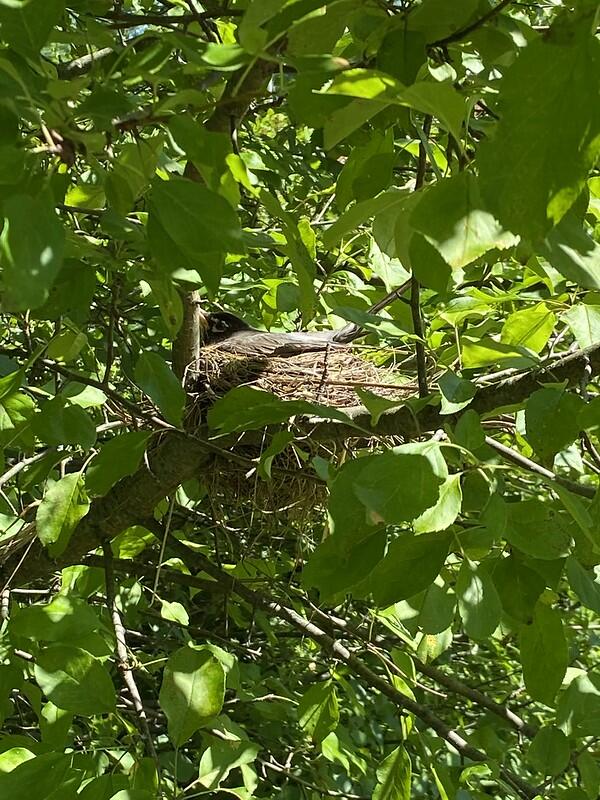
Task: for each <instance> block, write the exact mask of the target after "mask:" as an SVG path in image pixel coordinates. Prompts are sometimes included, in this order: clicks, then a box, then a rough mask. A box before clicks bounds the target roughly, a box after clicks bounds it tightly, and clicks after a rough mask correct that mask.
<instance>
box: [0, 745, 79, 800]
mask: <svg viewBox="0 0 600 800" xmlns="http://www.w3.org/2000/svg"><path fill="white" fill-rule="evenodd" d="M70 763H71V756H70V755H68V754H65V753H42V754H41V755H37V756H36V757H35V758H31V759H29V760H27V761H23V762H22V763H21V764H19V765H18V766H17V767H15V769H13V770H11V771H10V772H0V795H1V796H2V797H10V798H11V799H12V800H33V799H34V798H35V800H38V799H39V800H42V798H46V797H50V795H51V793H52V792H53V791H54V789H56V787H57V786H60V785H61V783H63V782H64V781H65V780H66V779H67V778H68V777H70V773H71V770H70Z"/></svg>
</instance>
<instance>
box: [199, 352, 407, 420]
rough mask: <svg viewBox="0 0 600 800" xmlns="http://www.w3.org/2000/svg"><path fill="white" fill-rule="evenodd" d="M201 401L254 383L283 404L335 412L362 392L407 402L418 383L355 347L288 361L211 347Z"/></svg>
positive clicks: (202, 366)
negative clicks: (310, 404) (315, 405)
mask: <svg viewBox="0 0 600 800" xmlns="http://www.w3.org/2000/svg"><path fill="white" fill-rule="evenodd" d="M193 372H194V375H195V383H196V385H195V387H194V389H195V391H194V394H195V401H196V403H198V404H201V405H205V404H209V403H211V402H212V401H214V400H215V399H216V398H218V397H222V396H223V395H224V394H226V393H227V392H228V391H229V390H230V389H233V388H234V387H236V386H243V385H251V386H255V387H256V388H257V389H262V390H263V391H266V392H270V393H271V394H274V395H276V396H277V397H280V398H281V399H282V400H308V401H310V402H313V403H322V404H324V405H328V406H332V407H334V408H351V407H355V406H357V405H360V398H359V396H358V395H357V393H356V389H366V390H367V391H369V392H372V393H373V394H376V395H379V396H380V397H386V398H389V399H394V400H401V399H403V398H405V397H410V396H411V395H412V394H414V391H415V385H414V382H413V381H412V379H407V378H406V377H405V376H402V374H401V373H399V372H398V371H397V369H394V368H390V367H386V368H382V367H379V366H377V365H376V364H374V363H373V362H371V361H368V360H366V359H365V358H361V357H360V356H358V355H356V354H355V353H354V351H353V350H352V349H351V348H350V347H341V346H336V347H332V348H330V349H329V350H327V351H322V352H316V353H302V354H300V355H295V356H288V357H286V358H266V357H252V358H249V357H248V356H241V355H236V354H233V353H226V352H223V351H221V350H219V348H218V347H207V348H205V349H204V350H203V351H202V355H201V357H200V359H199V361H198V363H197V364H196V365H195V368H194V370H193Z"/></svg>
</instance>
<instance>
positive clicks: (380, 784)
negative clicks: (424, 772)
mask: <svg viewBox="0 0 600 800" xmlns="http://www.w3.org/2000/svg"><path fill="white" fill-rule="evenodd" d="M410 779H411V764H410V758H409V756H408V753H407V752H406V750H405V749H404V747H402V746H400V747H397V748H396V749H395V750H392V752H391V753H390V754H389V756H387V757H386V758H385V759H384V760H383V761H382V762H381V764H380V765H379V766H378V767H377V786H376V787H375V791H374V792H373V800H410V797H411V792H410Z"/></svg>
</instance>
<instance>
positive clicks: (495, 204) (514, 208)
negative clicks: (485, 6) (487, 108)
mask: <svg viewBox="0 0 600 800" xmlns="http://www.w3.org/2000/svg"><path fill="white" fill-rule="evenodd" d="M587 14H588V17H589V18H588V19H587V20H586V19H583V20H579V19H578V18H577V15H573V17H574V19H573V21H572V22H570V21H569V19H568V17H567V16H566V13H565V14H564V15H561V16H560V18H559V19H558V20H557V22H556V23H555V26H553V28H552V29H551V30H550V32H549V33H548V34H547V35H546V36H543V37H538V38H536V39H535V40H534V41H532V42H530V43H529V44H528V45H527V47H525V48H523V49H522V50H521V54H520V55H519V57H518V58H517V60H516V61H515V63H514V64H513V65H512V66H510V67H509V68H508V69H507V71H506V72H505V74H504V78H503V80H502V83H501V86H500V92H501V95H500V98H501V100H500V115H501V119H500V122H499V123H498V125H497V128H496V131H495V135H494V136H493V137H492V138H491V139H490V141H487V142H484V143H483V144H482V145H481V148H480V152H479V155H478V161H479V169H480V176H481V189H482V193H483V196H484V197H485V199H486V201H487V202H488V204H489V206H490V209H491V210H492V211H493V213H494V214H495V215H496V216H497V218H498V219H499V220H500V222H501V223H502V224H503V225H505V226H506V228H508V229H509V230H511V231H514V232H515V233H519V234H522V235H523V236H526V237H528V238H529V239H532V240H537V239H542V238H544V236H545V235H546V234H547V233H548V231H549V230H550V228H552V226H554V225H556V224H557V223H558V222H559V221H560V220H561V219H562V217H563V216H564V215H565V213H566V212H567V211H568V210H569V208H570V207H571V205H572V204H573V203H574V202H575V200H576V199H577V196H578V195H579V193H580V192H581V189H582V188H583V186H584V182H585V179H586V177H587V174H588V171H589V169H590V168H591V167H592V165H593V164H594V161H595V159H596V156H597V154H598V150H599V149H600V136H599V134H600V107H598V105H595V106H594V107H592V108H590V107H588V103H587V100H588V98H589V97H591V96H597V95H598V93H599V92H600V42H598V41H597V39H596V38H595V36H592V35H591V34H590V27H591V20H592V19H593V17H594V11H593V10H590V11H589V12H587ZM548 164H552V165H553V168H552V169H551V170H549V169H547V165H548Z"/></svg>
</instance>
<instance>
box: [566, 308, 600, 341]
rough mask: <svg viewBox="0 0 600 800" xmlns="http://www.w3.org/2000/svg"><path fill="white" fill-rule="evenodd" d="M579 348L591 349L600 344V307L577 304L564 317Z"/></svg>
mask: <svg viewBox="0 0 600 800" xmlns="http://www.w3.org/2000/svg"><path fill="white" fill-rule="evenodd" d="M561 319H563V320H564V321H565V322H566V323H567V325H568V326H569V328H570V329H571V332H572V334H573V336H574V337H575V338H576V339H577V344H578V345H579V347H581V348H584V347H591V346H592V345H594V344H598V343H599V342H600V306H597V305H591V304H589V305H588V303H576V304H575V305H574V306H571V308H570V309H569V310H568V311H565V313H564V314H563V315H562V317H561Z"/></svg>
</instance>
